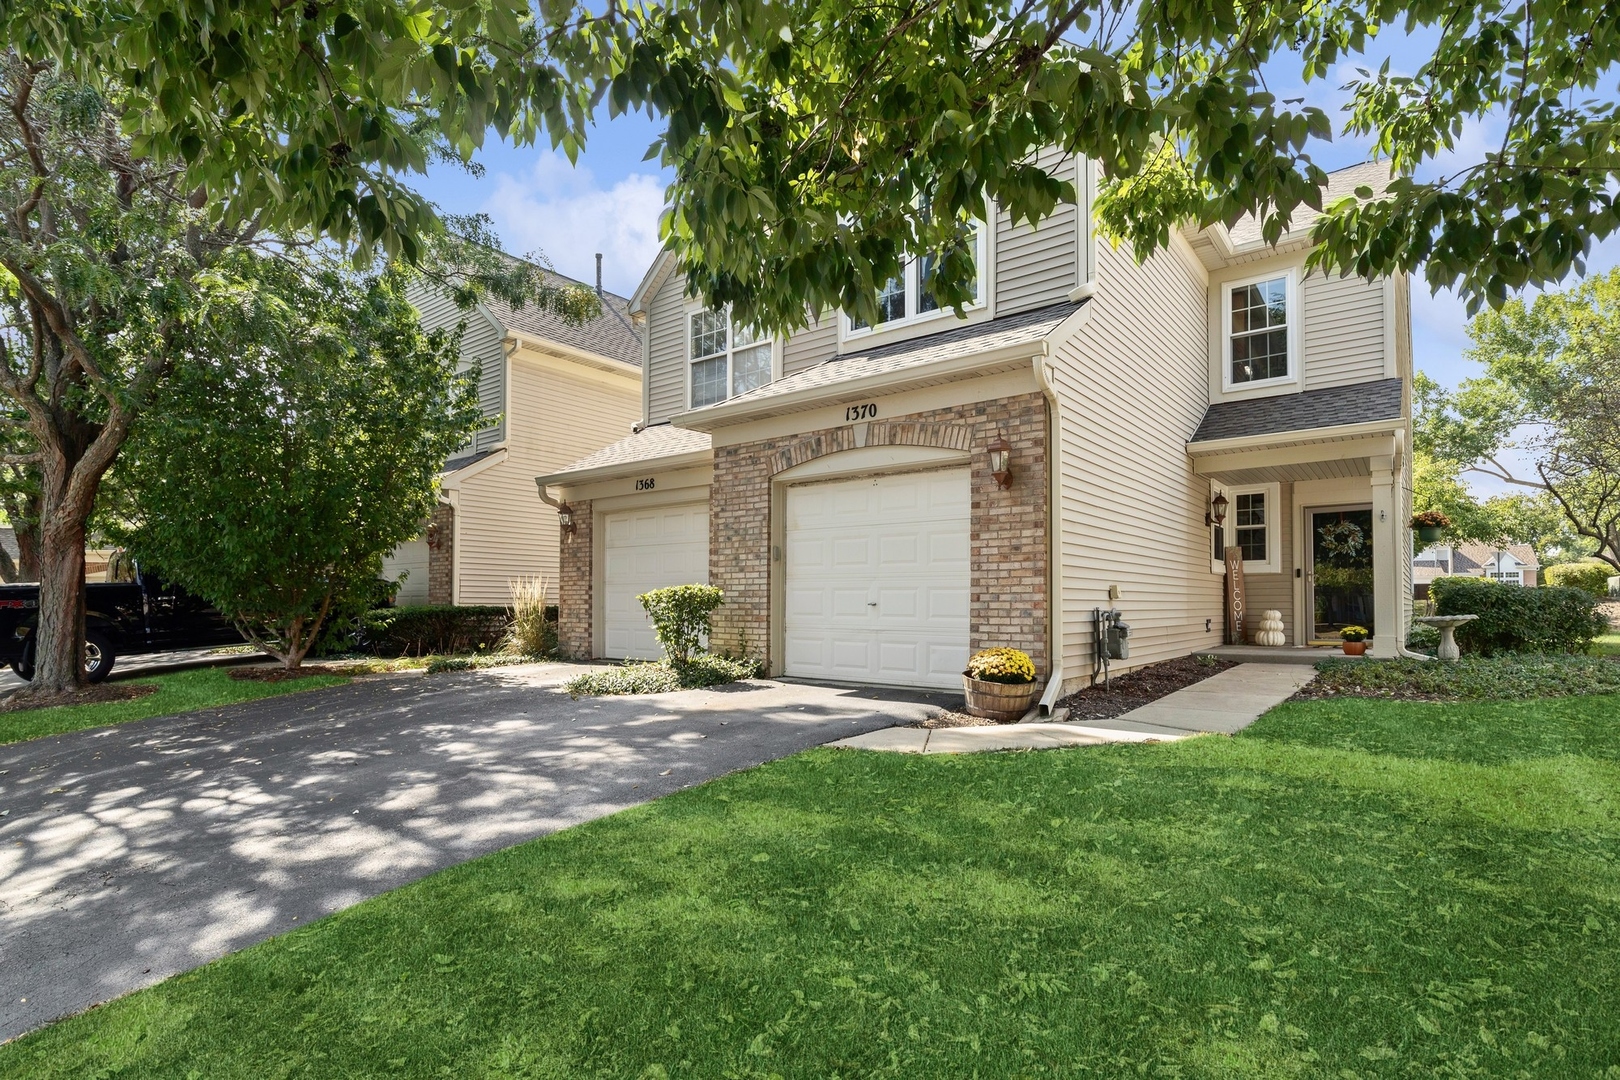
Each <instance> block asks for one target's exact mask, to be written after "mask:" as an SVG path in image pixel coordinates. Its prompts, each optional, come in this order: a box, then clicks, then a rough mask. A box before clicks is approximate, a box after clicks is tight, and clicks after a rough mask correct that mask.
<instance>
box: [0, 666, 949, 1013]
mask: <svg viewBox="0 0 1620 1080" xmlns="http://www.w3.org/2000/svg"><path fill="white" fill-rule="evenodd" d="M577 670H580V669H577V668H572V667H568V666H566V665H547V666H538V667H522V668H507V669H497V670H494V671H484V672H476V673H468V674H460V675H440V676H434V677H432V678H425V677H422V676H419V675H404V676H390V677H387V678H380V679H368V680H362V681H359V682H356V683H353V684H350V685H348V686H342V687H334V688H332V689H329V690H316V691H308V692H304V693H297V694H291V695H287V696H284V697H280V698H272V699H269V700H266V701H259V702H253V703H250V704H245V705H238V706H232V707H231V708H228V709H221V710H215V711H209V712H203V713H191V714H188V715H185V716H178V717H158V718H154V719H151V720H141V721H137V722H135V723H131V724H125V725H122V726H119V727H113V728H101V729H97V730H93V731H81V732H75V733H73V734H69V735H61V736H56V737H53V738H48V739H37V740H34V741H32V742H26V743H19V744H16V745H12V746H4V747H0V1040H4V1039H7V1038H11V1037H14V1036H16V1035H19V1034H21V1033H23V1032H25V1031H28V1030H30V1029H32V1028H35V1027H38V1026H39V1025H41V1024H43V1023H46V1022H48V1021H50V1020H53V1019H55V1018H57V1017H60V1016H63V1015H66V1014H69V1013H73V1012H77V1011H79V1010H81V1009H84V1008H87V1007H88V1006H91V1005H94V1004H96V1003H98V1002H102V1001H107V1000H109V999H111V998H114V997H117V996H118V995H120V994H124V993H127V992H129V991H131V990H134V989H137V988H139V987H142V986H147V985H149V984H151V983H155V982H157V981H159V980H160V979H163V978H165V977H166V976H169V975H172V974H174V973H176V972H179V971H185V970H187V969H189V968H192V967H196V966H197V965H199V964H202V963H206V962H207V961H209V960H212V959H214V958H216V957H218V956H221V955H223V954H225V953H228V952H232V951H234V950H237V949H241V948H243V947H245V946H248V945H251V944H253V943H254V942H257V941H261V940H263V939H265V938H268V937H270V936H272V935H274V934H277V933H280V932H282V931H285V930H288V929H290V928H292V927H294V926H298V925H301V924H303V923H306V922H309V921H310V920H312V919H318V918H320V917H321V916H323V915H327V914H329V913H331V912H333V911H337V910H339V909H341V908H344V907H348V906H349V905H351V904H354V903H356V902H358V901H360V900H363V899H365V898H367V897H369V896H374V895H376V894H378V893H381V892H384V891H386V890H388V889H392V888H395V887H396V886H399V885H403V884H405V883H407V882H410V881H414V880H416V879H417V878H421V877H424V876H426V875H427V874H430V873H432V872H433V871H435V870H439V869H442V868H443V867H446V866H451V865H453V864H455V863H459V862H463V861H465V860H467V859H471V858H474V857H476V856H478V855H483V854H485V853H487V852H490V851H495V850H497V849H499V848H503V847H507V846H509V845H512V844H515V843H518V842H520V841H523V840H527V839H530V838H532V837H536V836H540V835H543V834H545V833H549V832H553V831H555V830H557V829H562V828H566V827H568V826H570V825H574V824H578V823H579V822H582V821H587V820H589V819H591V818H595V817H600V816H602V815H604V814H610V813H613V812H614V811H616V810H621V809H623V808H624V807H627V806H631V805H633V804H635V803H639V802H645V801H647V800H649V799H654V798H657V797H658V796H660V795H665V794H668V793H669V792H671V791H675V790H677V789H679V788H683V787H687V786H690V785H692V784H696V783H701V782H703V781H705V780H708V779H711V778H713V777H716V776H719V775H722V774H724V773H727V772H731V771H734V770H736V769H741V768H746V767H749V766H752V765H757V764H759V763H761V762H763V761H767V760H770V759H772V758H778V757H782V756H785V755H787V754H791V753H793V752H795V751H798V750H801V749H804V748H806V747H809V746H815V745H818V744H821V743H824V742H828V741H831V740H833V739H839V738H844V737H847V736H850V735H855V734H860V733H862V732H866V731H871V730H875V729H877V728H881V727H887V726H889V725H891V724H895V723H903V722H906V721H908V720H911V719H915V718H918V717H920V716H922V715H924V714H925V713H927V712H928V711H930V709H931V704H930V701H929V699H928V697H927V696H926V695H904V694H901V695H890V694H884V695H878V694H874V693H872V692H868V691H855V690H847V689H833V688H827V687H816V686H807V685H802V684H792V685H787V684H782V683H775V682H765V681H761V682H754V683H740V684H736V685H734V686H731V687H725V688H720V689H716V690H694V691H687V692H684V693H679V694H663V695H658V696H656V697H640V698H597V699H582V700H580V701H573V700H570V699H569V697H568V696H567V695H566V694H563V693H562V692H561V691H560V690H558V689H557V686H558V685H559V684H561V683H562V682H563V680H564V679H566V678H567V677H569V676H570V675H572V674H573V673H574V672H576V671H577ZM938 700H939V701H942V700H943V699H938Z"/></svg>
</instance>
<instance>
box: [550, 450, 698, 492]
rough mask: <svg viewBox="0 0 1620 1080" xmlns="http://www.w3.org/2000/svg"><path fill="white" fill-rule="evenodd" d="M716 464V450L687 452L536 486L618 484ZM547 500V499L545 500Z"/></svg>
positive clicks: (567, 475) (572, 474)
mask: <svg viewBox="0 0 1620 1080" xmlns="http://www.w3.org/2000/svg"><path fill="white" fill-rule="evenodd" d="M713 460H714V451H712V450H687V451H685V452H684V453H680V454H670V455H668V456H667V457H656V458H642V459H641V460H639V461H620V462H615V463H613V464H611V465H598V466H596V467H595V468H594V469H579V470H577V471H574V472H560V473H551V474H549V475H546V476H537V477H535V478H534V482H535V483H536V484H538V485H540V486H541V488H544V487H546V486H547V485H549V484H555V485H557V486H559V487H566V486H567V485H569V484H590V483H594V482H595V481H597V480H618V479H620V478H621V477H626V476H637V475H645V474H646V472H647V469H648V468H656V469H658V470H659V471H668V470H671V469H685V468H690V467H692V466H695V465H708V464H709V463H710V462H712V461H713ZM541 498H542V499H544V498H545V496H544V495H542V496H541Z"/></svg>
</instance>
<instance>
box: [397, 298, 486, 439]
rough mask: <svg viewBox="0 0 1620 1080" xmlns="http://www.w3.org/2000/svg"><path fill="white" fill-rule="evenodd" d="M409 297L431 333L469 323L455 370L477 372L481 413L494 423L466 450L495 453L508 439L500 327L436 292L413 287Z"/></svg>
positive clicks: (476, 310) (480, 310)
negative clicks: (474, 370) (475, 369)
mask: <svg viewBox="0 0 1620 1080" xmlns="http://www.w3.org/2000/svg"><path fill="white" fill-rule="evenodd" d="M407 296H408V298H409V299H410V302H411V303H412V304H413V305H415V307H416V310H417V312H418V313H419V314H420V315H421V319H422V325H423V326H424V327H426V328H428V329H430V330H453V329H455V327H456V324H457V323H460V322H463V321H465V322H466V329H465V330H464V331H463V332H462V335H461V359H460V363H459V364H457V366H456V369H457V370H458V371H468V370H471V369H472V368H474V367H477V368H478V409H479V412H481V413H482V414H483V415H484V416H486V417H490V418H493V419H494V420H495V423H493V424H491V425H489V426H488V427H484V428H481V429H479V430H478V431H476V432H474V433H473V437H472V440H471V442H469V443H468V446H467V448H468V449H469V450H471V451H472V452H474V453H477V452H480V451H483V450H493V449H494V448H495V447H497V446H499V445H500V444H501V443H502V442H503V441H504V440H505V438H506V419H505V416H504V415H503V414H504V413H505V411H506V351H505V349H504V347H503V346H502V344H501V339H502V337H503V335H502V333H501V331H500V329H499V327H498V326H497V325H496V323H495V320H494V319H493V318H492V317H491V316H490V315H489V313H488V312H486V311H485V310H484V309H483V308H481V307H479V308H474V309H472V310H470V311H464V310H462V309H461V308H458V307H457V306H456V304H455V301H454V300H452V299H451V298H450V297H449V296H448V295H446V294H445V293H443V292H440V291H439V290H437V289H433V288H430V287H428V286H425V285H420V284H417V285H412V286H411V288H410V290H409V291H408V293H407ZM451 456H452V457H454V456H456V455H451Z"/></svg>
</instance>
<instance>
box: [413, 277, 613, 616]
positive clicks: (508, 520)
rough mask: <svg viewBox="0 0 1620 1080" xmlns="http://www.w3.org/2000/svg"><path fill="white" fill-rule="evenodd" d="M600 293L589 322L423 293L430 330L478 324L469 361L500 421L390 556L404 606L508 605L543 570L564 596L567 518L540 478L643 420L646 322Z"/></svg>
mask: <svg viewBox="0 0 1620 1080" xmlns="http://www.w3.org/2000/svg"><path fill="white" fill-rule="evenodd" d="M557 280H559V281H567V280H568V279H565V278H561V277H558V278H557ZM597 288H598V290H599V292H600V289H601V286H600V284H598V286H597ZM600 296H601V299H602V308H603V311H602V314H601V316H599V317H598V318H596V319H593V320H591V321H590V322H588V323H585V324H584V325H581V326H574V325H570V324H569V323H567V322H565V321H564V320H563V319H561V318H559V317H558V316H556V315H553V314H551V313H550V312H546V311H538V310H535V309H533V308H527V307H526V308H522V309H513V308H512V307H511V306H509V305H507V304H506V303H504V302H502V301H500V300H498V299H495V298H493V297H492V298H489V299H487V300H485V301H484V302H483V303H481V304H479V305H478V306H477V307H475V308H474V309H472V310H471V311H465V312H464V311H462V310H460V309H458V308H457V307H456V306H455V305H454V304H453V303H452V302H451V301H450V300H449V299H448V298H446V297H444V296H441V295H437V294H434V293H430V292H426V291H423V290H421V289H418V290H417V292H416V294H415V295H414V296H413V300H414V302H415V303H416V305H417V307H418V308H419V309H420V310H421V312H422V321H423V323H424V324H425V325H428V326H430V327H433V326H454V325H456V324H457V323H458V322H460V321H461V320H463V319H465V320H466V330H465V333H464V334H463V336H462V353H461V360H462V366H463V368H464V369H470V368H473V367H476V368H478V371H479V379H478V398H479V405H480V407H481V408H482V411H483V414H484V416H485V417H486V418H488V420H489V423H488V424H487V426H485V427H483V428H482V429H480V430H479V431H478V432H476V433H475V434H474V435H473V437H472V440H471V442H470V443H469V444H468V445H467V446H466V447H465V448H464V449H463V450H462V451H461V452H460V453H458V454H456V455H455V456H454V457H452V458H451V459H450V460H449V461H447V462H445V466H444V470H443V471H442V472H441V473H440V475H439V482H440V489H441V497H440V503H441V505H440V506H439V508H438V510H437V511H436V512H435V513H434V515H433V518H432V520H431V521H430V522H429V523H428V527H427V529H426V531H425V534H424V535H423V536H422V537H421V538H419V539H417V540H414V541H411V542H409V543H407V544H403V545H401V546H400V547H399V548H398V549H397V550H395V551H394V552H393V553H392V554H391V555H390V556H389V557H388V558H387V559H386V560H384V568H383V572H384V575H385V576H387V577H389V578H390V579H397V578H398V577H399V576H400V574H401V573H402V572H405V571H408V572H409V573H408V574H407V575H406V577H405V580H404V582H403V583H402V584H401V586H400V592H399V595H398V597H397V602H398V603H401V604H412V603H417V604H420V603H456V604H505V603H508V602H509V601H510V599H511V582H512V580H513V579H514V578H517V577H521V576H529V575H535V574H539V575H543V576H545V577H546V578H547V580H548V581H550V582H551V583H552V596H553V597H555V596H556V595H557V594H556V582H557V575H558V561H557V560H558V529H557V515H556V513H555V512H554V511H553V510H552V508H551V507H549V506H546V505H545V504H543V503H541V502H540V501H539V499H537V498H536V497H535V486H534V477H535V475H536V474H537V473H542V472H547V471H550V470H553V469H556V468H559V467H561V466H562V465H564V464H566V463H567V462H570V461H573V460H575V459H577V458H578V457H580V456H581V455H582V454H584V453H588V452H589V451H592V450H595V449H597V448H599V447H602V446H606V445H607V444H609V443H611V442H613V441H614V440H616V439H619V438H621V437H622V436H623V435H624V434H625V433H626V432H628V431H629V430H630V429H631V427H632V425H634V424H635V422H636V421H637V420H639V419H640V418H641V356H642V347H641V339H640V336H639V331H638V330H637V328H636V321H635V319H634V318H633V317H632V316H631V314H630V312H629V301H627V300H626V299H625V298H624V297H622V296H615V295H614V294H612V293H609V292H600Z"/></svg>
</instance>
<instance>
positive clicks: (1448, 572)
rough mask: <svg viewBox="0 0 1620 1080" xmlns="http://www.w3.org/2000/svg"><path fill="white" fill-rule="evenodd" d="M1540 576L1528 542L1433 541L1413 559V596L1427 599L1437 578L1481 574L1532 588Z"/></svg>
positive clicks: (1533, 553) (1534, 550) (1539, 566)
mask: <svg viewBox="0 0 1620 1080" xmlns="http://www.w3.org/2000/svg"><path fill="white" fill-rule="evenodd" d="M1540 575H1541V562H1540V560H1539V559H1537V558H1536V549H1535V548H1533V547H1531V546H1530V545H1529V544H1508V545H1506V546H1504V547H1494V546H1492V545H1490V544H1476V543H1467V544H1457V545H1451V544H1436V545H1434V546H1433V547H1430V548H1427V549H1425V550H1423V551H1420V552H1418V554H1417V556H1416V557H1415V558H1413V560H1412V595H1413V596H1414V597H1416V598H1417V599H1419V600H1425V599H1427V598H1428V596H1429V585H1430V583H1432V582H1433V581H1434V579H1435V578H1439V577H1484V578H1490V579H1491V580H1492V581H1500V582H1502V583H1503V584H1505V585H1524V586H1527V587H1531V588H1533V587H1535V586H1536V585H1537V584H1539V579H1540Z"/></svg>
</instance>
